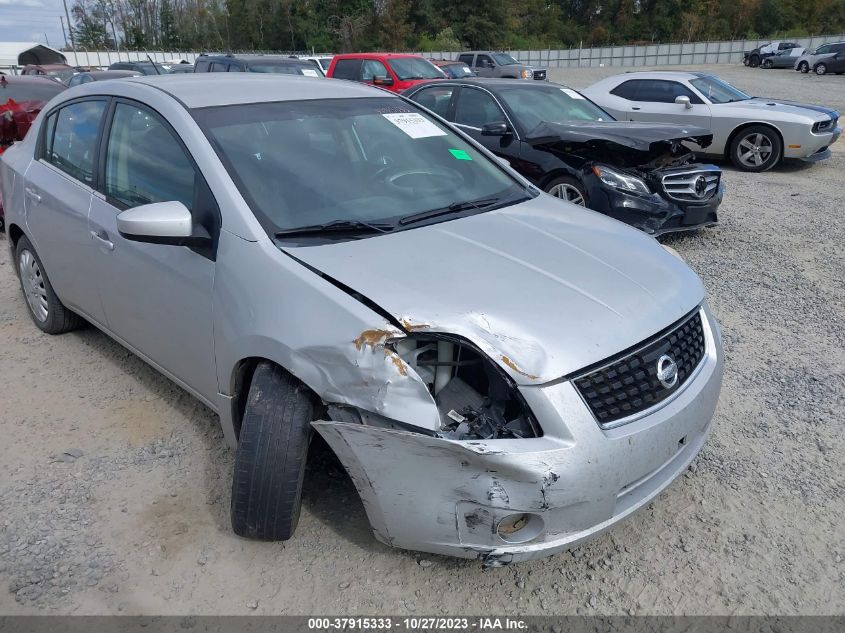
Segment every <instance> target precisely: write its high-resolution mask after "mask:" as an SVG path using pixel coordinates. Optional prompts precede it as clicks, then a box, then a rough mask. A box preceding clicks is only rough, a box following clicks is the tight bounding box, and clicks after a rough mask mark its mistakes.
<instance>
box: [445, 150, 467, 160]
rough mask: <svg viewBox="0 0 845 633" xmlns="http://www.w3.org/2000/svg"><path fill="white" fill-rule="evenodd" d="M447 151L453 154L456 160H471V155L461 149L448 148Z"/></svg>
mask: <svg viewBox="0 0 845 633" xmlns="http://www.w3.org/2000/svg"><path fill="white" fill-rule="evenodd" d="M449 153H450V154H451V155H452V156H454V157H455V158H456V159H457V160H472V156H470V155H469V154H467V153H466V152H465V151H464V150H462V149H450V150H449Z"/></svg>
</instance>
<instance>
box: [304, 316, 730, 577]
mask: <svg viewBox="0 0 845 633" xmlns="http://www.w3.org/2000/svg"><path fill="white" fill-rule="evenodd" d="M702 310H703V315H702V316H703V324H704V330H705V339H706V354H705V356H704V358H703V360H702V361H701V363H700V365H699V367H698V369H697V370H696V374H695V376H694V377H692V378H690V379H689V380H688V381H687V382H686V383H684V385H683V386H682V388H681V389H680V390H679V392H678V393H676V394H675V395H674V396H673V397H672V398H671V399H669V400H666V401H663V402H661V403H660V404H658V405H656V406H655V407H653V408H652V409H650V410H647V411H644V412H642V413H640V414H638V415H636V416H632V419H631V420H630V421H627V423H625V424H624V425H622V426H618V427H615V428H613V429H606V430H603V429H602V428H600V427H599V425H598V423H597V422H596V420H595V418H594V417H593V415H592V414H591V413H590V411H589V409H588V408H587V406H586V405H585V404H584V402H583V400H582V399H581V397H580V396H579V395H578V393H577V391H576V390H575V388H574V387H573V385H572V383H571V382H569V381H567V380H561V381H558V382H554V383H548V384H546V385H544V386H539V387H525V386H524V387H521V392H522V394H523V396H524V397H525V400H526V401H527V402H528V405H529V406H530V407H531V409H532V411H533V412H534V414H535V416H536V417H537V419H538V420H539V421H540V423H541V425H542V426H543V431H544V435H543V437H539V438H534V439H520V440H493V441H453V440H446V439H442V438H438V437H430V436H426V435H422V434H417V433H411V432H406V431H398V430H392V429H384V428H378V427H372V426H363V425H360V424H350V423H340V422H315V423H314V427H315V428H316V429H317V431H318V432H319V433H320V434H321V435H322V436H323V437H324V438H325V439H326V441H327V442H328V443H329V444H330V445H331V447H332V449H333V450H334V451H335V453H336V454H337V456H338V458H339V459H340V460H341V462H342V463H343V464H344V466H345V467H346V469H347V471H348V472H349V474H350V476H351V477H352V480H353V482H354V483H355V485H356V487H357V488H358V492H359V493H360V495H361V499H362V501H363V503H364V507H365V509H366V512H367V516H368V518H369V520H370V523H371V525H372V527H373V531H374V533H375V536H376V538H377V539H378V540H380V541H382V542H384V543H387V544H389V545H392V546H394V547H401V548H405V549H411V550H419V551H425V552H432V553H436V554H445V555H450V556H457V557H461V558H477V559H480V560H482V561H484V563H485V564H486V565H491V566H495V565H501V564H507V563H512V562H518V561H524V560H530V559H534V558H540V557H545V556H550V555H552V554H555V553H557V552H561V551H564V550H567V549H570V548H573V547H576V546H577V545H579V544H580V543H582V542H584V541H587V540H590V539H592V538H595V537H596V536H598V535H599V534H601V533H602V532H604V531H606V530H608V529H609V528H611V527H612V526H613V525H615V524H616V523H618V522H619V521H621V520H623V519H625V518H627V517H628V516H630V515H631V514H633V513H634V512H635V511H637V510H638V509H640V508H642V507H643V506H645V505H647V504H648V503H649V502H650V501H651V500H652V499H654V498H655V497H656V496H657V495H659V494H660V492H661V491H663V490H664V489H665V488H666V487H667V486H668V485H669V484H670V483H672V481H673V480H674V479H675V478H676V477H677V476H678V475H679V474H680V473H682V472H683V471H684V470H685V469H686V468H687V466H688V465H689V463H690V462H691V461H692V460H693V458H694V457H695V456H696V454H698V452H699V450H700V449H701V447H702V445H703V444H704V442H705V440H706V439H707V436H708V434H709V432H710V426H711V419H712V416H713V413H714V410H715V408H716V404H717V401H718V398H719V391H720V388H721V382H722V366H723V355H722V348H721V338H720V335H719V330H718V326H717V325H716V323H715V321H714V319H713V317H712V316H711V315H710V314H709V311H708V310H707V308H706V307H705V308H703V309H702ZM519 513H528V514H530V515H531V516H532V519H531V521H533V523H530V524H531V525H533V531H531V532H526V533H525V534H526V536H531V535H533V538H528V539H527V540H526V541H525V542H515V540H514V539H513V538H511V539H510V540H509V541H505V540H504V539H503V538H502V537H500V536H499V535H498V533H497V527H498V525H499V522H500V521H501V520H502V519H503V518H504V517H506V516H508V515H512V514H519ZM517 540H518V539H517Z"/></svg>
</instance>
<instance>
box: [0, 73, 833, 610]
mask: <svg viewBox="0 0 845 633" xmlns="http://www.w3.org/2000/svg"><path fill="white" fill-rule="evenodd" d="M711 68H713V69H715V70H716V71H717V72H718V73H719V74H721V75H722V76H724V77H726V78H727V79H728V80H729V81H731V82H733V83H734V84H735V85H737V86H738V87H740V88H744V89H746V90H748V91H750V92H752V93H756V94H765V95H767V96H773V97H780V98H791V99H804V100H809V101H814V102H819V103H825V104H828V105H832V106H835V107H838V108H839V109H841V110H842V111H843V112H845V77H836V76H833V77H824V78H819V77H814V76H809V75H799V74H797V73H793V72H789V71H763V70H759V69H746V68H744V67H741V66H739V67H731V66H724V67H723V66H719V67H711ZM616 70H617V69H575V70H564V71H559V72H557V73H556V77H555V78H556V79H558V80H563V81H566V82H567V83H569V84H570V85H572V86H575V87H583V86H586V85H588V84H589V83H591V82H592V81H595V80H596V79H598V78H599V77H601V76H605V75H608V74H611V73H613V72H615V71H616ZM725 168H726V174H725V179H726V181H727V186H728V191H727V195H726V197H725V202H724V204H723V206H722V209H721V213H720V216H721V223H720V225H719V226H718V227H717V228H713V229H708V230H704V231H701V232H699V233H698V234H694V235H689V236H684V237H674V238H671V239H668V240H667V242H668V243H670V244H671V245H672V246H673V247H674V248H676V249H677V250H678V251H679V252H680V253H681V254H682V255H683V257H684V258H685V259H686V260H687V261H688V262H689V263H690V265H691V266H692V267H693V268H695V270H696V271H698V273H699V274H700V275H701V277H702V278H703V279H704V283H705V284H706V286H707V289H708V292H709V296H710V302H711V305H712V307H713V309H714V311H715V313H716V315H717V316H718V317H719V319H720V320H721V323H722V327H723V330H724V336H725V345H726V349H727V368H726V375H725V385H724V390H723V393H722V398H721V402H720V406H719V409H718V412H717V415H716V422H715V430H714V432H713V436H712V439H711V440H710V441H709V442H708V444H707V445H706V447H705V449H704V451H703V452H702V454H701V455H700V456H699V458H698V459H697V460H696V461H695V462H694V463H693V465H692V468H691V469H690V470H689V472H688V473H686V475H685V476H684V477H681V478H680V479H679V480H678V481H677V482H676V483H675V484H674V485H673V486H671V487H670V488H669V489H668V490H667V491H666V492H665V493H664V494H663V495H662V496H661V497H660V498H659V499H658V500H657V501H656V502H655V503H654V504H652V505H651V506H650V507H649V508H648V509H647V510H645V511H643V512H641V513H640V514H638V515H637V516H636V517H635V518H633V519H632V520H630V521H628V522H627V523H624V524H622V525H620V526H618V527H617V528H616V529H614V530H612V531H611V532H610V533H609V534H606V535H605V536H603V537H602V538H600V539H599V540H597V541H594V542H592V543H591V544H589V545H588V546H586V547H582V548H580V549H578V550H576V551H574V552H569V553H564V554H561V555H558V556H555V557H553V558H550V559H547V560H542V561H536V562H531V563H526V564H520V565H515V566H511V567H507V568H502V569H497V570H489V571H482V569H481V566H480V564H478V563H476V562H467V561H459V560H453V559H448V558H441V557H437V556H428V555H420V554H415V553H413V552H404V551H399V550H391V549H389V548H387V547H385V546H383V545H381V544H379V543H377V542H376V541H375V540H374V539H373V538H372V536H371V535H370V532H369V527H368V524H367V521H366V517H365V515H364V511H363V508H362V506H361V503H360V501H359V499H358V497H357V494H356V492H355V490H354V488H353V487H352V485H351V483H350V481H349V479H348V478H347V477H346V475H345V473H344V472H343V470H342V468H340V466H339V464H338V463H337V462H336V461H335V460H334V458H333V457H332V456H331V454H329V453H327V452H326V451H320V450H319V447H318V448H317V449H316V450H315V453H314V459H313V460H312V464H311V466H310V468H309V476H308V478H307V481H306V489H305V493H304V504H303V512H302V518H301V521H300V524H299V528H298V531H297V534H296V537H295V538H294V540H292V541H290V542H288V543H285V544H281V543H269V544H268V543H255V542H249V541H245V540H241V539H239V538H237V537H235V536H234V535H233V534H232V533H231V532H230V528H229V519H228V504H229V486H230V476H231V471H232V453H231V452H230V451H229V450H228V449H227V448H226V446H225V444H224V442H223V439H222V435H221V433H220V432H219V427H218V423H217V419H216V417H215V416H214V415H213V414H212V413H211V412H210V411H209V410H208V409H206V408H205V407H204V406H202V405H201V404H199V403H198V402H197V401H195V400H194V399H193V398H192V397H190V396H189V395H187V394H186V393H185V392H183V391H182V390H181V389H179V388H178V387H176V386H175V385H173V384H172V383H170V382H169V381H168V380H167V379H165V378H163V377H162V376H160V375H159V374H157V373H156V372H155V371H153V370H152V369H150V368H149V367H147V366H146V365H145V364H144V363H143V362H141V361H140V360H139V359H137V358H136V357H134V356H133V355H131V354H130V353H129V352H127V351H125V350H124V349H123V348H121V347H120V346H118V345H117V344H115V343H113V342H111V341H110V340H109V339H107V338H106V337H105V336H104V335H103V334H101V333H100V332H98V331H97V330H95V329H93V328H88V329H85V330H83V331H80V332H77V333H73V334H69V335H66V336H62V337H50V336H46V335H43V334H41V333H40V332H39V331H38V330H37V329H36V328H35V326H34V325H33V324H32V323H31V322H30V320H29V317H28V316H27V314H26V310H25V304H24V301H23V299H22V296H21V292H20V289H19V287H18V282H17V279H16V277H15V276H14V274H13V269H12V265H11V262H10V260H9V255H8V248H7V242H6V241H5V240H6V238H5V236H3V235H0V376H2V385H0V403H2V404H0V432H2V436H3V442H2V443H0V472H2V478H0V508H2V509H3V512H2V515H0V613H2V614H24V613H36V612H38V613H44V612H46V613H62V614H71V613H73V614H103V613H124V614H137V613H145V614H158V613H161V614H184V613H192V614H200V613H203V614H243V613H274V614H276V613H288V614H292V613H300V614H304V613H312V612H316V613H326V612H328V613H339V614H353V613H362V614H373V613H416V614H434V613H446V614H458V613H478V614H481V613H485V614H486V613H503V612H505V613H513V614H517V613H523V614H553V613H554V614H572V613H601V614H622V613H637V614H640V613H655V614H656V613H659V614H703V613H719V614H764V613H765V614H768V613H776V614H797V613H801V614H843V613H845V562H843V557H845V520H843V517H845V468H843V466H845V463H843V461H844V460H843V451H842V447H843V445H845V444H843V421H845V420H843V414H842V411H843V409H845V253H844V250H845V249H843V245H845V223H843V209H845V178H843V174H845V142H840V143H839V144H838V145H837V146H835V151H834V156H833V158H832V159H831V160H829V161H827V162H825V163H822V164H819V165H813V166H808V165H804V164H788V165H785V166H782V167H780V168H778V169H776V170H774V171H771V172H768V173H765V174H760V175H747V174H741V173H738V172H736V171H734V170H732V169H730V168H729V167H728V166H725Z"/></svg>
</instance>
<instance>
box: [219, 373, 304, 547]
mask: <svg viewBox="0 0 845 633" xmlns="http://www.w3.org/2000/svg"><path fill="white" fill-rule="evenodd" d="M313 413H314V408H313V403H312V401H311V397H310V394H309V392H308V390H307V388H306V387H305V386H304V385H303V384H302V383H301V382H299V381H298V380H297V379H296V378H294V377H293V376H291V375H290V374H288V373H287V372H286V371H285V370H283V369H282V368H281V367H279V366H278V365H274V364H273V363H270V362H262V363H260V364H259V365H258V366H257V367H256V369H255V373H254V374H253V377H252V385H251V386H250V389H249V394H248V396H247V403H246V409H245V410H244V417H243V423H242V425H241V432H240V436H239V437H238V450H237V454H236V455H235V472H234V474H233V476H232V505H231V517H232V529H233V530H234V531H235V533H236V534H238V535H239V536H244V537H247V538H253V539H260V540H263V541H285V540H287V539H289V538H290V537H291V536H293V533H294V530H296V525H297V523H298V522H299V510H300V506H301V503H302V482H303V479H304V478H305V462H306V461H307V457H308V446H309V444H310V442H311V438H312V436H313V430H312V429H311V420H312V419H313Z"/></svg>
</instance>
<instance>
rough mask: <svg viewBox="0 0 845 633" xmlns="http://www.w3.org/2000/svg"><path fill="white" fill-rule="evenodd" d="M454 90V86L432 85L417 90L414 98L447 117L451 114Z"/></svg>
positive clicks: (422, 104)
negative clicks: (450, 108) (450, 106)
mask: <svg viewBox="0 0 845 633" xmlns="http://www.w3.org/2000/svg"><path fill="white" fill-rule="evenodd" d="M454 91H455V88H454V86H431V87H429V88H423V89H422V90H420V91H419V92H417V93H416V94H415V95H414V96H413V99H414V101H416V102H417V103H419V104H420V105H421V106H423V107H424V108H428V109H429V110H431V111H432V112H435V113H437V114H439V115H440V116H442V117H443V118H444V119H445V118H446V117H447V115H448V114H449V103H450V102H451V101H452V93H453V92H454Z"/></svg>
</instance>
